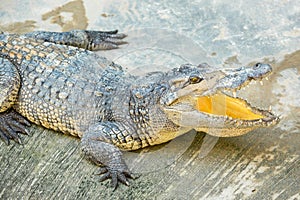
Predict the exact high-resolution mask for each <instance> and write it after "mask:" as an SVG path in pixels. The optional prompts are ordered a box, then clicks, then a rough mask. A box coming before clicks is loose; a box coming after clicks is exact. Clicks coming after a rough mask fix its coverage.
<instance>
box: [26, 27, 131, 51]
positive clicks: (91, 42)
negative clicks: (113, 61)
mask: <svg viewBox="0 0 300 200" xmlns="http://www.w3.org/2000/svg"><path fill="white" fill-rule="evenodd" d="M25 36H27V37H30V38H34V39H39V40H43V41H45V42H52V43H55V44H64V45H69V46H75V47H80V48H84V49H87V50H91V51H95V50H110V49H116V48H118V45H121V44H126V43H127V42H125V41H123V40H122V39H123V38H125V37H126V35H125V34H123V33H118V31H117V30H115V31H89V30H72V31H69V32H46V31H35V32H31V33H27V34H25Z"/></svg>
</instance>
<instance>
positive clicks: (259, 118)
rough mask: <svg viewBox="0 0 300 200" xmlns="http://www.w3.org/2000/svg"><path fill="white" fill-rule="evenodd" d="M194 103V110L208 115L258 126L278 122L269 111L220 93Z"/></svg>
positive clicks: (198, 99)
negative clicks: (257, 123) (256, 123)
mask: <svg viewBox="0 0 300 200" xmlns="http://www.w3.org/2000/svg"><path fill="white" fill-rule="evenodd" d="M196 101H197V102H196V109H197V110H198V111H200V112H201V113H205V114H208V115H214V116H220V117H226V118H228V119H230V120H236V121H241V122H249V123H250V122H259V124H260V125H266V126H268V125H271V124H273V123H276V122H277V121H278V117H277V116H275V115H274V114H273V113H271V110H261V109H258V108H255V107H253V106H251V105H250V104H249V103H248V102H247V101H246V100H244V99H241V98H238V97H231V96H228V95H226V94H224V93H221V92H218V93H216V94H212V95H210V96H201V97H197V98H196Z"/></svg>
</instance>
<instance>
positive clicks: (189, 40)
mask: <svg viewBox="0 0 300 200" xmlns="http://www.w3.org/2000/svg"><path fill="white" fill-rule="evenodd" d="M299 17H300V4H299V2H297V1H270V0H264V1H256V0H255V1H251V2H245V1H242V0H240V1H235V2H232V1H227V0H225V1H193V0H190V1H161V2H152V1H121V2H120V1H116V0H112V1H81V0H76V1H66V0H56V1H43V0H42V1H38V2H34V1H29V0H12V1H3V2H1V4H0V31H5V32H11V33H25V32H30V31H34V30H48V31H67V30H71V29H95V30H112V29H119V30H120V31H121V32H125V33H127V34H128V37H127V39H126V40H127V41H128V42H129V43H128V44H127V45H123V46H122V47H121V48H120V49H118V50H113V51H106V52H98V54H100V55H105V56H106V57H108V58H110V59H112V60H114V61H115V62H117V63H118V64H121V65H122V66H123V67H124V68H125V69H127V70H128V71H129V72H130V73H133V74H143V73H145V72H146V71H152V70H153V71H155V70H166V69H169V68H173V67H178V66H179V65H180V64H183V63H193V64H198V63H203V62H207V63H209V64H210V65H218V66H224V67H238V66H241V65H247V64H249V63H254V62H267V63H270V64H272V66H273V68H274V72H273V74H272V75H271V76H270V79H269V81H264V85H263V86H261V85H260V84H259V83H253V84H251V85H250V86H249V88H248V89H247V90H245V91H241V92H239V93H238V95H240V96H242V97H244V98H246V99H248V100H250V101H251V102H254V104H255V105H257V106H259V107H263V108H267V107H269V106H271V107H272V110H273V111H274V112H275V113H277V114H278V115H281V116H282V120H281V122H280V123H279V124H278V125H276V126H274V127H270V128H264V129H257V130H254V131H252V132H250V133H248V134H247V135H244V136H240V137H235V138H212V137H209V136H207V135H205V133H195V132H190V133H188V134H186V135H183V136H181V137H179V138H177V139H175V140H173V141H171V142H169V143H167V144H162V145H158V146H155V147H151V148H146V149H143V150H140V151H136V152H125V153H124V158H125V160H126V162H127V163H128V165H129V167H130V168H131V170H132V171H133V172H134V173H136V174H138V175H140V177H139V178H138V179H136V180H134V181H131V185H130V186H129V187H126V186H123V185H121V186H120V187H119V188H118V189H117V190H116V191H114V192H113V191H112V189H111V188H110V184H109V181H106V182H102V183H100V182H99V181H98V179H99V178H98V177H97V176H96V175H94V173H95V172H96V170H97V167H95V166H94V165H93V164H91V163H89V162H87V161H86V160H85V159H84V158H83V157H82V155H81V153H80V148H79V140H78V139H76V138H73V137H70V136H65V135H62V134H60V133H56V132H53V131H50V130H45V129H43V128H41V127H37V126H33V127H32V128H31V129H30V131H31V132H32V133H33V136H32V137H23V139H24V143H25V144H24V145H16V144H12V145H10V146H6V145H5V144H4V143H0V148H1V152H0V169H1V170H0V177H1V179H0V199H20V198H24V199H99V198H100V199H102V198H103V199H104V198H105V199H300V192H299V191H300V181H299V177H300V170H299V169H300V162H299V157H300V136H299V133H300V131H299V128H300V120H299V119H300V118H299V117H300V116H299V115H300V114H299V113H300V100H299V99H300V93H299V88H300V71H299V70H300V49H299V44H300V23H299V20H298V19H299Z"/></svg>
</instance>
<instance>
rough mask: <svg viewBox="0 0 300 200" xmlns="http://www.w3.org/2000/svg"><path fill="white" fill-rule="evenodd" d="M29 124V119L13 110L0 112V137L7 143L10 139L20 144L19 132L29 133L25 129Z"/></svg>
mask: <svg viewBox="0 0 300 200" xmlns="http://www.w3.org/2000/svg"><path fill="white" fill-rule="evenodd" d="M30 125H31V124H30V122H29V121H27V120H26V119H25V118H24V117H22V116H21V115H20V114H19V113H17V112H16V111H14V110H8V111H5V112H3V113H0V138H1V139H2V140H3V141H4V142H5V143H6V144H7V145H9V144H10V140H14V141H15V142H17V143H19V144H22V140H21V138H20V136H19V133H21V134H25V135H30V133H29V131H28V130H27V129H26V128H27V127H28V126H30Z"/></svg>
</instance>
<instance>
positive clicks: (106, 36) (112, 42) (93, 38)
mask: <svg viewBox="0 0 300 200" xmlns="http://www.w3.org/2000/svg"><path fill="white" fill-rule="evenodd" d="M86 34H87V36H88V38H89V44H88V46H87V49H89V50H110V49H117V48H119V45H122V44H127V42H126V41H123V40H122V39H123V38H125V37H126V36H127V35H126V34H123V33H118V30H115V31H86Z"/></svg>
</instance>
